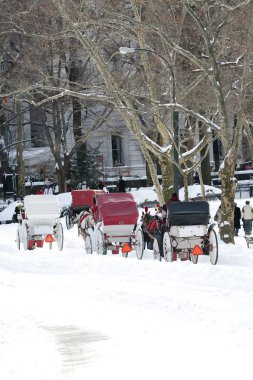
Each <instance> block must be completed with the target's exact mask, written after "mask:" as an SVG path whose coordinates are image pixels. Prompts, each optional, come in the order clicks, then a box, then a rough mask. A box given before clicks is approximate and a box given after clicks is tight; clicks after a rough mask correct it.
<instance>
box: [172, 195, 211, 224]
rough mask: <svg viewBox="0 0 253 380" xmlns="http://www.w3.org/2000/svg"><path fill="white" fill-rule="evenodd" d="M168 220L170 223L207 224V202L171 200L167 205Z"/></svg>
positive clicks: (208, 216)
mask: <svg viewBox="0 0 253 380" xmlns="http://www.w3.org/2000/svg"><path fill="white" fill-rule="evenodd" d="M167 215H168V220H169V221H170V223H171V224H172V225H181V226H187V225H198V224H202V225H207V224H208V223H209V219H210V212H209V203H208V202H206V201H196V202H188V201H184V202H171V203H170V204H169V205H168V213H167Z"/></svg>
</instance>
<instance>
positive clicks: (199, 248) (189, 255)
mask: <svg viewBox="0 0 253 380" xmlns="http://www.w3.org/2000/svg"><path fill="white" fill-rule="evenodd" d="M156 219H157V220H156V223H157V228H156V229H154V230H153V231H151V230H150V228H149V226H150V223H149V224H148V225H147V224H145V223H144V225H143V229H144V232H147V233H148V235H149V236H150V237H151V238H152V239H153V252H154V257H155V258H159V259H160V260H161V258H162V257H164V259H165V260H166V261H169V262H172V261H176V260H177V259H178V258H179V259H180V260H182V261H183V260H191V261H192V262H193V263H194V264H197V262H198V258H199V256H201V255H208V256H209V258H210V262H211V264H213V265H216V264H217V261H218V241H217V236H216V232H215V230H214V228H213V227H214V225H213V224H210V212H209V203H208V202H206V201H196V202H188V201H184V202H171V203H170V204H169V205H168V207H167V215H166V218H165V219H166V220H165V221H164V218H161V217H160V218H159V217H158V216H156Z"/></svg>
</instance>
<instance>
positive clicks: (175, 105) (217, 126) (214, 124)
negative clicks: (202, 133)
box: [154, 103, 221, 131]
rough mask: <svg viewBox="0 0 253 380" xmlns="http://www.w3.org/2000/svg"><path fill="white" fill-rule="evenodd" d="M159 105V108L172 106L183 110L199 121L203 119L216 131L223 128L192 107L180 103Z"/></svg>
mask: <svg viewBox="0 0 253 380" xmlns="http://www.w3.org/2000/svg"><path fill="white" fill-rule="evenodd" d="M157 107H159V108H161V107H164V108H172V109H174V110H178V111H182V112H184V113H185V114H186V115H191V116H194V117H195V118H196V119H198V120H199V121H202V122H203V123H205V124H207V125H208V126H209V127H211V128H212V129H214V130H216V131H220V130H221V128H220V127H219V125H217V124H216V123H214V122H213V121H212V120H210V119H208V118H206V117H205V116H203V115H201V114H200V113H198V112H195V111H193V110H190V109H188V108H186V107H184V106H183V105H182V104H178V103H159V104H158V105H157ZM154 108H155V107H154Z"/></svg>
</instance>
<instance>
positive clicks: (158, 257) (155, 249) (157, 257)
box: [153, 239, 161, 261]
mask: <svg viewBox="0 0 253 380" xmlns="http://www.w3.org/2000/svg"><path fill="white" fill-rule="evenodd" d="M153 255H154V259H155V260H159V261H161V255H160V250H159V244H158V241H157V240H156V239H155V240H154V244H153Z"/></svg>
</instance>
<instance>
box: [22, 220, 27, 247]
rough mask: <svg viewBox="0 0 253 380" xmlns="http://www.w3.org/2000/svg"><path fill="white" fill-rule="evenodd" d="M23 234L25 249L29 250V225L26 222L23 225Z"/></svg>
mask: <svg viewBox="0 0 253 380" xmlns="http://www.w3.org/2000/svg"><path fill="white" fill-rule="evenodd" d="M22 235H23V246H24V250H25V251H27V249H28V231H27V225H26V224H24V225H23V227H22Z"/></svg>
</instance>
